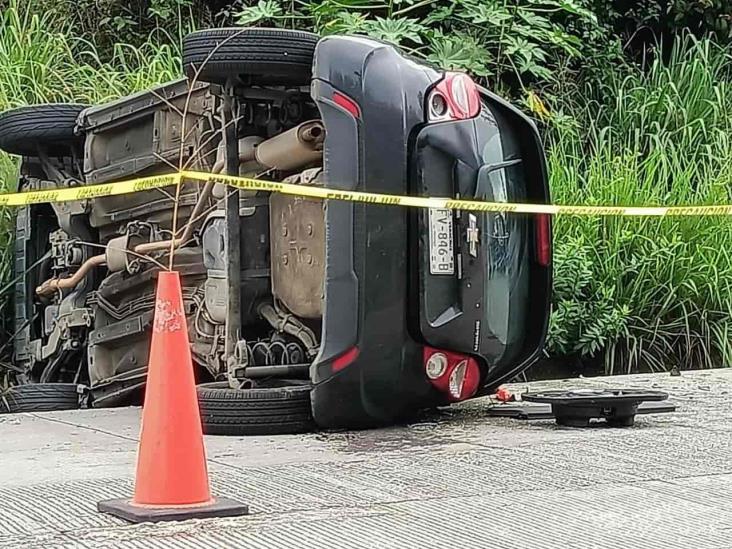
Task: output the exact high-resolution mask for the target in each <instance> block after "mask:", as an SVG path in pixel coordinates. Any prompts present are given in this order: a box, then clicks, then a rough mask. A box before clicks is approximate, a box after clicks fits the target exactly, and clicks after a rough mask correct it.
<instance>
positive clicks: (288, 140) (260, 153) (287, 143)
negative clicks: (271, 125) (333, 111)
mask: <svg viewBox="0 0 732 549" xmlns="http://www.w3.org/2000/svg"><path fill="white" fill-rule="evenodd" d="M324 141H325V126H323V123H322V122H320V121H319V120H311V121H309V122H303V123H302V124H300V125H299V126H295V127H294V128H292V129H290V130H287V131H286V132H283V133H281V134H279V135H276V136H274V137H272V138H270V139H267V140H266V141H263V142H262V143H260V144H259V145H258V146H257V148H256V151H255V153H256V159H257V162H259V163H260V164H263V165H264V166H267V167H269V168H274V169H276V170H282V171H292V170H296V169H298V168H302V167H304V166H307V165H308V164H313V163H314V162H317V161H318V160H320V159H322V157H323V142H324Z"/></svg>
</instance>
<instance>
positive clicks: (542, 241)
mask: <svg viewBox="0 0 732 549" xmlns="http://www.w3.org/2000/svg"><path fill="white" fill-rule="evenodd" d="M536 261H537V262H538V263H539V265H541V266H543V267H547V266H548V265H549V263H551V261H552V230H551V216H549V215H548V214H537V216H536Z"/></svg>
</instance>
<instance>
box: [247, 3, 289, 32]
mask: <svg viewBox="0 0 732 549" xmlns="http://www.w3.org/2000/svg"><path fill="white" fill-rule="evenodd" d="M283 14H284V10H283V7H282V5H281V2H278V1H277V0H259V2H257V3H256V4H255V5H253V6H249V7H245V8H242V10H241V11H240V12H238V13H237V14H236V17H235V20H236V24H237V25H241V26H243V27H245V26H249V25H254V24H256V23H259V22H262V21H271V20H273V19H277V18H278V17H281V16H282V15H283Z"/></svg>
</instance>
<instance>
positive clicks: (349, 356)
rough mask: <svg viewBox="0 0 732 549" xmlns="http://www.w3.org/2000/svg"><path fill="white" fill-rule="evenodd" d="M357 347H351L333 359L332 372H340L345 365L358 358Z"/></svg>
mask: <svg viewBox="0 0 732 549" xmlns="http://www.w3.org/2000/svg"><path fill="white" fill-rule="evenodd" d="M358 353H359V351H358V347H351V348H350V349H348V350H347V351H346V352H345V353H343V354H342V355H340V356H339V357H337V358H336V359H335V360H334V361H333V366H332V369H333V373H335V372H340V371H341V370H342V369H343V368H345V367H346V366H350V365H351V364H353V362H355V360H356V359H357V358H358Z"/></svg>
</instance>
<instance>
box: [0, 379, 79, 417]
mask: <svg viewBox="0 0 732 549" xmlns="http://www.w3.org/2000/svg"><path fill="white" fill-rule="evenodd" d="M80 396H81V395H80V394H79V385H77V384H75V383H31V384H28V385H16V386H14V387H11V388H10V389H8V390H7V391H5V392H3V393H1V394H0V413H17V412H55V411H58V410H76V409H77V408H79V398H80Z"/></svg>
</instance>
